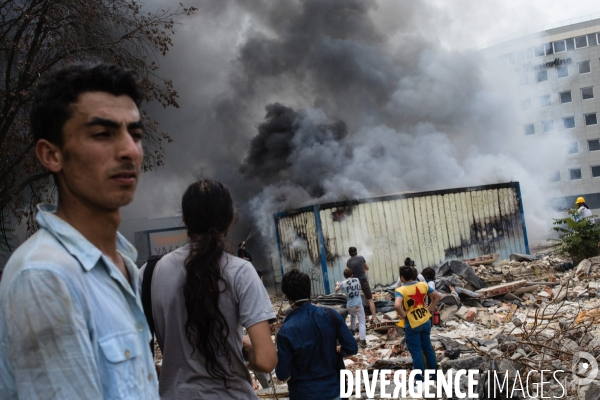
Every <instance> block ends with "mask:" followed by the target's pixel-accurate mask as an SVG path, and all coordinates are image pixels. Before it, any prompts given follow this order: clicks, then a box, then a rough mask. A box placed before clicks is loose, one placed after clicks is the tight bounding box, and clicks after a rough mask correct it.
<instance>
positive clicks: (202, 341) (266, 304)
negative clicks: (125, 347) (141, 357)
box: [151, 180, 277, 399]
mask: <svg viewBox="0 0 600 400" xmlns="http://www.w3.org/2000/svg"><path fill="white" fill-rule="evenodd" d="M181 208H182V212H183V222H184V223H185V226H186V228H187V230H188V236H189V238H190V242H189V244H187V245H186V246H184V247H181V248H179V249H177V250H175V251H173V252H172V253H169V254H167V255H166V256H164V257H163V258H162V259H161V260H160V261H159V262H158V263H157V264H156V268H155V270H154V274H153V277H152V292H151V295H152V313H153V316H154V321H155V326H156V338H157V340H158V344H159V347H160V349H161V351H162V354H163V363H162V368H161V373H160V377H159V391H160V396H161V398H162V399H200V398H201V399H252V398H257V396H256V394H255V392H254V390H253V387H252V383H251V382H252V381H251V379H250V374H249V372H248V369H247V367H246V365H245V362H244V359H245V360H247V361H249V363H250V367H251V368H252V369H254V370H255V371H262V372H271V371H272V370H273V368H275V365H276V364H277V354H276V350H275V346H274V345H273V342H272V341H271V331H270V328H269V322H268V320H269V319H272V318H275V315H274V313H273V309H272V306H271V302H270V300H269V296H268V295H267V292H266V290H265V288H264V286H263V284H262V283H261V281H260V279H259V278H258V275H257V274H256V270H255V269H254V267H253V266H252V264H251V263H249V262H248V261H246V260H243V259H241V258H238V257H235V256H232V255H230V254H228V253H227V252H226V251H225V236H226V234H227V232H228V230H229V228H230V227H231V225H232V224H233V221H234V219H235V212H234V208H233V202H232V200H231V196H230V194H229V190H227V188H225V187H224V186H223V185H222V184H221V183H219V182H215V181H211V180H200V181H198V182H195V183H193V184H192V185H190V186H189V187H188V188H187V190H186V191H185V193H184V195H183V199H182V202H181ZM243 328H246V330H247V331H248V337H243Z"/></svg>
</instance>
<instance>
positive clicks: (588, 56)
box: [484, 14, 600, 214]
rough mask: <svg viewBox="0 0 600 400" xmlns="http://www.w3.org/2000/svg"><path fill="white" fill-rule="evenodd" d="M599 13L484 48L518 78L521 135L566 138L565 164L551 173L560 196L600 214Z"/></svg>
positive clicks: (559, 203)
mask: <svg viewBox="0 0 600 400" xmlns="http://www.w3.org/2000/svg"><path fill="white" fill-rule="evenodd" d="M599 43H600V14H596V15H591V16H587V17H582V18H578V19H577V20H568V21H563V22H559V23H555V24H552V25H551V26H549V27H544V29H543V30H541V31H537V32H533V33H530V34H527V35H513V36H512V37H510V38H504V39H501V40H499V41H497V43H494V44H493V45H491V46H489V47H487V48H485V49H484V54H486V55H487V56H490V57H495V58H497V59H499V60H501V62H502V63H504V64H505V65H506V66H507V68H506V70H507V71H509V70H510V71H513V73H512V74H511V73H509V74H508V75H509V76H511V77H514V79H516V80H517V82H518V86H519V89H520V90H519V95H520V97H521V98H520V99H519V101H520V108H521V111H522V119H521V121H522V131H523V134H524V135H552V134H559V135H568V137H569V139H570V144H569V145H568V146H567V148H565V149H564V156H565V158H566V160H567V163H566V164H567V166H566V167H565V168H563V169H557V170H556V171H552V178H551V181H552V182H553V185H556V187H557V188H558V189H559V190H560V192H561V193H563V195H564V197H563V198H559V199H556V204H557V207H563V208H564V207H565V206H566V205H572V204H573V203H574V201H575V198H577V197H579V196H583V197H584V198H585V200H586V203H587V204H588V205H589V206H590V208H592V211H593V212H594V214H600V125H598V119H599V118H600V46H599Z"/></svg>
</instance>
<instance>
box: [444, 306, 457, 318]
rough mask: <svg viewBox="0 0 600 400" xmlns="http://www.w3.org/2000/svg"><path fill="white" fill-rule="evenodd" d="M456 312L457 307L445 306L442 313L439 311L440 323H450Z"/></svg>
mask: <svg viewBox="0 0 600 400" xmlns="http://www.w3.org/2000/svg"><path fill="white" fill-rule="evenodd" d="M457 311H458V306H446V307H444V309H443V310H442V311H440V319H441V320H442V322H446V321H450V320H451V319H452V318H454V317H455V315H456V312H457Z"/></svg>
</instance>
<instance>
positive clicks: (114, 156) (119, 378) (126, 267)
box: [0, 64, 158, 400]
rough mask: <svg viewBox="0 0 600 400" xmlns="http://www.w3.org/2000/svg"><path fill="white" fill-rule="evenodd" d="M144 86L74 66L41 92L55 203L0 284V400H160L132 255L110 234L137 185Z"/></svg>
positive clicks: (43, 159)
mask: <svg viewBox="0 0 600 400" xmlns="http://www.w3.org/2000/svg"><path fill="white" fill-rule="evenodd" d="M142 99H143V92H142V88H141V86H140V85H139V83H138V77H137V75H136V74H135V73H134V72H133V71H127V70H124V69H122V68H120V67H118V66H116V65H108V64H97V65H86V64H76V65H70V66H67V67H65V68H62V69H59V70H57V71H54V72H53V73H51V74H50V75H49V76H48V77H47V78H46V79H45V80H44V81H43V82H42V83H40V84H39V85H38V87H37V90H36V94H35V99H34V101H33V106H32V110H31V116H30V119H31V131H32V133H33V137H34V140H35V142H36V144H35V153H36V156H37V158H38V160H39V161H40V163H41V164H42V166H43V167H44V168H45V169H46V170H48V171H50V172H51V173H52V174H53V175H54V180H55V182H56V185H57V187H58V204H57V205H56V206H54V205H50V204H40V205H39V206H38V210H39V211H38V214H37V222H38V224H39V225H40V230H39V231H38V232H37V233H36V234H35V235H33V236H32V237H30V238H29V239H28V240H27V241H26V242H25V243H23V244H22V245H21V246H20V247H19V248H18V249H17V250H16V251H15V252H14V254H13V255H12V257H11V258H10V259H9V261H8V263H7V265H6V267H5V269H4V276H3V279H2V283H1V284H0V393H1V395H0V397H2V398H3V399H17V398H19V399H46V398H52V399H88V400H89V399H158V385H157V377H156V370H155V367H154V360H153V358H152V354H151V353H150V349H149V348H148V342H149V340H150V331H149V329H148V324H147V322H146V318H145V316H144V312H143V311H142V307H141V305H140V303H139V301H138V299H137V297H136V292H137V285H138V269H137V267H136V266H135V264H134V263H133V260H135V259H136V258H137V253H136V251H135V249H134V248H133V246H132V245H131V244H129V243H128V242H127V241H126V240H125V238H124V237H122V236H121V235H120V234H119V233H117V228H118V226H119V223H120V222H121V215H120V212H119V208H120V207H122V206H124V205H126V204H128V203H130V202H131V200H133V195H134V193H135V189H136V186H137V183H138V180H139V176H140V167H141V164H142V158H143V150H142V138H143V135H144V131H143V127H142V122H141V120H140V113H139V110H138V107H139V105H140V104H141V102H142Z"/></svg>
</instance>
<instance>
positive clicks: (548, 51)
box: [544, 43, 554, 56]
mask: <svg viewBox="0 0 600 400" xmlns="http://www.w3.org/2000/svg"><path fill="white" fill-rule="evenodd" d="M544 49H545V50H546V55H547V56H548V55H550V54H554V51H552V43H546V44H545V45H544Z"/></svg>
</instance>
